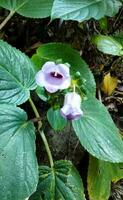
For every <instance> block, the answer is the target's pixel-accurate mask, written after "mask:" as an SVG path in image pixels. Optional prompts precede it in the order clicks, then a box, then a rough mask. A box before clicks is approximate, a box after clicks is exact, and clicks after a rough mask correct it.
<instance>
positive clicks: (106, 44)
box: [92, 35, 123, 56]
mask: <svg viewBox="0 0 123 200" xmlns="http://www.w3.org/2000/svg"><path fill="white" fill-rule="evenodd" d="M92 42H93V43H94V44H96V46H97V48H98V50H99V51H102V52H103V53H107V54H111V55H116V56H121V55H123V46H122V45H121V44H120V43H119V42H118V41H117V40H115V39H114V38H113V37H110V36H105V35H97V36H93V37H92Z"/></svg>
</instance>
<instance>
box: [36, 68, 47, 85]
mask: <svg viewBox="0 0 123 200" xmlns="http://www.w3.org/2000/svg"><path fill="white" fill-rule="evenodd" d="M35 79H36V83H37V85H39V86H45V84H46V81H45V77H44V73H43V72H42V70H40V71H39V72H38V73H37V74H36V77H35Z"/></svg>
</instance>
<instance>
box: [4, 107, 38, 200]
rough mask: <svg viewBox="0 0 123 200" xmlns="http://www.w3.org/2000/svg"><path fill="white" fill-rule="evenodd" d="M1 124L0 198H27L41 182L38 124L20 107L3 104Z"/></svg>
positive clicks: (17, 199)
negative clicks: (36, 152) (36, 139)
mask: <svg viewBox="0 0 123 200" xmlns="http://www.w3.org/2000/svg"><path fill="white" fill-rule="evenodd" d="M0 127H1V128H0V199H1V200H8V199H9V200H20V199H25V198H27V197H29V196H30V195H31V194H32V193H33V192H35V190H36V186H37V183H38V165H37V160H36V155H35V132H34V131H35V128H34V125H33V124H32V123H31V122H28V121H27V115H26V113H25V112H24V111H23V110H21V109H20V108H17V107H15V106H12V105H8V104H1V105H0Z"/></svg>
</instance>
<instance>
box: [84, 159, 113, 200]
mask: <svg viewBox="0 0 123 200" xmlns="http://www.w3.org/2000/svg"><path fill="white" fill-rule="evenodd" d="M110 190H111V168H110V164H109V163H108V162H104V161H101V160H98V159H96V158H94V157H90V161H89V169H88V193H89V199H90V200H95V199H98V200H108V199H109V196H110Z"/></svg>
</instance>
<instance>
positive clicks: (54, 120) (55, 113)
mask: <svg viewBox="0 0 123 200" xmlns="http://www.w3.org/2000/svg"><path fill="white" fill-rule="evenodd" d="M47 119H48V121H49V123H50V125H51V127H52V128H53V129H54V130H55V131H60V130H62V129H63V128H64V127H65V126H66V125H67V120H65V119H64V118H63V117H62V116H61V114H60V110H59V109H56V110H53V108H50V109H49V110H48V112H47Z"/></svg>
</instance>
